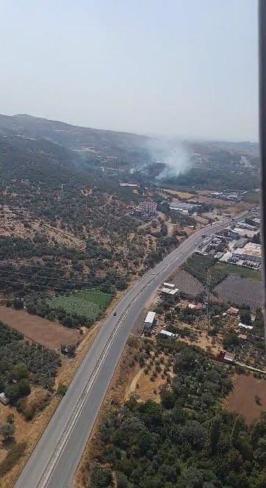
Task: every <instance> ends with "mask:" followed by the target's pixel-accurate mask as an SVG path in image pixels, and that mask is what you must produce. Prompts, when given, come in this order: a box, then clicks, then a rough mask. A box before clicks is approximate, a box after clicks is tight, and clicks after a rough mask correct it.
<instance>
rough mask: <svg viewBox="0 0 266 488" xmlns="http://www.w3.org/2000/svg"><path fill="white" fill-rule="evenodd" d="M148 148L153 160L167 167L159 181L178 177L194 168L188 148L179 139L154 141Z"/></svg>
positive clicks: (159, 176) (160, 175)
mask: <svg viewBox="0 0 266 488" xmlns="http://www.w3.org/2000/svg"><path fill="white" fill-rule="evenodd" d="M148 147H149V152H150V155H151V158H152V160H153V161H154V162H156V163H163V164H164V165H165V167H164V169H163V170H162V171H161V173H160V174H159V175H158V176H157V179H160V180H163V179H166V178H171V177H172V178H173V177H177V176H179V175H180V174H182V173H185V172H186V171H188V170H189V169H190V168H191V166H192V163H191V154H190V151H189V149H188V147H187V146H186V145H185V144H184V143H183V142H181V141H179V140H177V139H166V138H158V139H152V140H151V141H149V144H148Z"/></svg>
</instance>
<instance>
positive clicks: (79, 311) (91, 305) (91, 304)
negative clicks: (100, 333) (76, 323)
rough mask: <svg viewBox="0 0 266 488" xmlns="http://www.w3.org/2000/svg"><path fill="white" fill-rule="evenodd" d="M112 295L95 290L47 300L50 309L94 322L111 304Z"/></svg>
mask: <svg viewBox="0 0 266 488" xmlns="http://www.w3.org/2000/svg"><path fill="white" fill-rule="evenodd" d="M111 299H112V295H111V294H110V293H103V292H102V291H100V290H98V289H97V288H92V289H88V290H82V291H77V292H73V293H70V294H69V295H59V296H56V297H54V298H52V299H50V300H48V302H47V303H48V306H49V307H50V308H51V309H54V310H58V309H62V310H64V312H65V313H67V314H70V315H73V314H75V315H78V316H83V317H85V318H86V319H88V320H89V321H94V320H96V319H97V318H98V317H99V316H100V315H101V313H102V312H103V311H104V310H105V309H106V308H107V306H108V305H109V303H110V302H111Z"/></svg>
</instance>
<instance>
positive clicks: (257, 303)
mask: <svg viewBox="0 0 266 488" xmlns="http://www.w3.org/2000/svg"><path fill="white" fill-rule="evenodd" d="M214 291H215V292H216V293H217V295H218V297H219V298H220V299H222V300H224V301H228V302H231V303H235V304H236V305H239V306H241V305H243V303H245V304H246V305H249V306H250V307H251V308H253V309H255V308H257V307H261V306H262V303H263V289H262V283H261V282H260V281H254V280H250V279H248V278H241V277H240V276H237V275H229V276H227V278H225V280H223V281H222V282H221V283H219V284H218V285H217V286H216V287H215V289H214Z"/></svg>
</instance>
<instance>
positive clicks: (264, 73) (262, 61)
mask: <svg viewBox="0 0 266 488" xmlns="http://www.w3.org/2000/svg"><path fill="white" fill-rule="evenodd" d="M258 15H259V138H260V160H261V216H262V228H261V237H262V251H263V252H262V279H263V285H264V286H263V288H264V295H263V299H264V301H263V312H264V343H265V348H266V0H259V11H258Z"/></svg>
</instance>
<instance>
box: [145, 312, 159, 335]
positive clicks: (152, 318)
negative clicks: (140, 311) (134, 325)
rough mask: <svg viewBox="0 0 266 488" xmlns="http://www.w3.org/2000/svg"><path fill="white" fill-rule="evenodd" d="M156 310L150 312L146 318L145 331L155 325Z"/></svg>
mask: <svg viewBox="0 0 266 488" xmlns="http://www.w3.org/2000/svg"><path fill="white" fill-rule="evenodd" d="M155 315H156V313H155V312H148V313H147V315H146V318H145V320H144V331H145V332H149V331H150V330H151V329H152V327H153V326H154V325H155Z"/></svg>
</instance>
